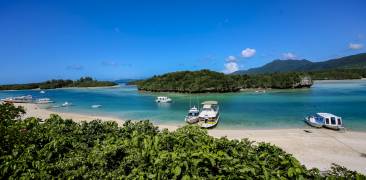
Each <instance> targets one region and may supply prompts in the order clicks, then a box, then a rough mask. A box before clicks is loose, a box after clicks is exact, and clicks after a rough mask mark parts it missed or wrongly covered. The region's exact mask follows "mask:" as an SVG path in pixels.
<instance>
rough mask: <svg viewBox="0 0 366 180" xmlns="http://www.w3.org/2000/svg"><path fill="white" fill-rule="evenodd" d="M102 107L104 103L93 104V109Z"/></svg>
mask: <svg viewBox="0 0 366 180" xmlns="http://www.w3.org/2000/svg"><path fill="white" fill-rule="evenodd" d="M100 107H102V105H99V104H95V105H92V106H91V108H93V109H96V108H100Z"/></svg>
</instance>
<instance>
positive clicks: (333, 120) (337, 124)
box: [317, 113, 344, 130]
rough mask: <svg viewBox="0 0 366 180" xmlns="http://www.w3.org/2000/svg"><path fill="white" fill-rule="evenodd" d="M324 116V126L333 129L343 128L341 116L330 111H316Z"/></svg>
mask: <svg viewBox="0 0 366 180" xmlns="http://www.w3.org/2000/svg"><path fill="white" fill-rule="evenodd" d="M317 114H318V115H319V116H322V117H323V118H324V127H326V128H329V129H334V130H343V129H344V127H343V122H342V118H341V117H339V116H336V115H334V114H330V113H317Z"/></svg>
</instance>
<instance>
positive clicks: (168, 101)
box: [155, 96, 172, 103]
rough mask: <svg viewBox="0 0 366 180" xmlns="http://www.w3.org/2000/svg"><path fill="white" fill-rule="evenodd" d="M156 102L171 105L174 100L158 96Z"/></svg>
mask: <svg viewBox="0 0 366 180" xmlns="http://www.w3.org/2000/svg"><path fill="white" fill-rule="evenodd" d="M155 102H157V103H170V102H172V99H170V98H169V97H166V96H158V97H157V98H156V99H155Z"/></svg>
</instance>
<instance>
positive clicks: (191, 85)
mask: <svg viewBox="0 0 366 180" xmlns="http://www.w3.org/2000/svg"><path fill="white" fill-rule="evenodd" d="M136 85H137V88H138V89H139V90H142V91H153V92H183V93H201V92H236V91H240V90H241V89H247V88H275V89H288V88H302V87H310V86H311V85H312V80H311V79H310V77H309V76H308V75H306V74H304V73H275V74H267V75H254V76H248V75H225V74H223V73H219V72H215V71H210V70H201V71H179V72H173V73H167V74H164V75H160V76H154V77H152V78H150V79H146V80H141V81H137V82H136Z"/></svg>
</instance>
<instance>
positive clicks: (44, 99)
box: [35, 98, 53, 104]
mask: <svg viewBox="0 0 366 180" xmlns="http://www.w3.org/2000/svg"><path fill="white" fill-rule="evenodd" d="M35 103H36V104H49V103H53V101H51V99H50V98H40V99H37V100H36V102H35Z"/></svg>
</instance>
